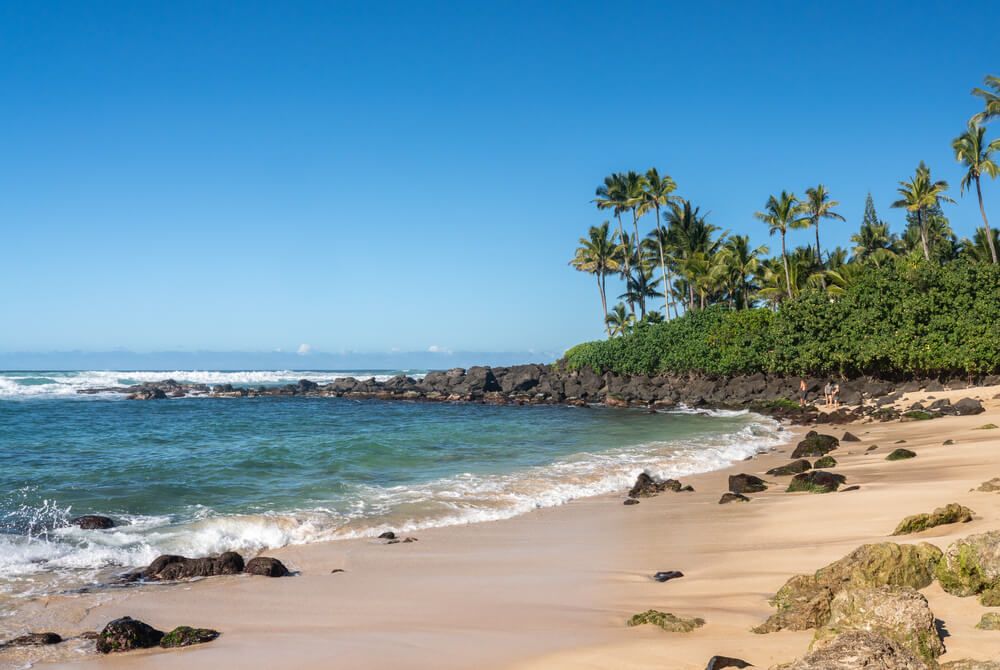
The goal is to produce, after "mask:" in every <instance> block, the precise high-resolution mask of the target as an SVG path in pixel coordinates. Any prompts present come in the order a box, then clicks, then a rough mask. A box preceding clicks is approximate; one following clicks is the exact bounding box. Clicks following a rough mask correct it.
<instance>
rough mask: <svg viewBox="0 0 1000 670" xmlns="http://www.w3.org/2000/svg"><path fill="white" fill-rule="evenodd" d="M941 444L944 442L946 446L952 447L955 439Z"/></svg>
mask: <svg viewBox="0 0 1000 670" xmlns="http://www.w3.org/2000/svg"><path fill="white" fill-rule="evenodd" d="M941 444H943V445H944V446H946V447H950V446H951V445H953V444H955V440H945V441H944V442H942V443H941Z"/></svg>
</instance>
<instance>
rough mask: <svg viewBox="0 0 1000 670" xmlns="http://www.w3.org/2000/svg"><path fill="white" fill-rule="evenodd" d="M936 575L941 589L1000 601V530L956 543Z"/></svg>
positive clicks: (952, 545)
mask: <svg viewBox="0 0 1000 670" xmlns="http://www.w3.org/2000/svg"><path fill="white" fill-rule="evenodd" d="M935 575H936V576H937V578H938V581H939V582H940V583H941V588H943V589H944V590H945V591H947V592H948V593H950V594H952V595H954V596H961V597H966V596H974V595H977V594H983V596H982V600H983V601H984V603H994V602H1000V597H998V596H1000V588H998V587H1000V531H996V530H994V531H990V532H988V533H980V534H978V535H970V536H968V537H965V538H962V539H960V540H956V541H955V542H952V543H951V545H950V546H949V547H948V549H947V550H946V551H945V552H944V557H943V558H942V560H941V561H940V562H939V563H938V565H937V568H936V570H935Z"/></svg>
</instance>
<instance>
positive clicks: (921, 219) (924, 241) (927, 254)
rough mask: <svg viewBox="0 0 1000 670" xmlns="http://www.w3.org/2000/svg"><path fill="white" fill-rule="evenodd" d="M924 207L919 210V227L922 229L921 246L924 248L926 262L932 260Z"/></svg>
mask: <svg viewBox="0 0 1000 670" xmlns="http://www.w3.org/2000/svg"><path fill="white" fill-rule="evenodd" d="M923 211H924V210H923V207H920V208H918V209H917V227H918V228H920V245H921V246H922V247H923V248H924V260H926V261H930V260H931V248H930V246H929V245H928V244H927V229H926V228H924V217H923Z"/></svg>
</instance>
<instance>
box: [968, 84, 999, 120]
mask: <svg viewBox="0 0 1000 670" xmlns="http://www.w3.org/2000/svg"><path fill="white" fill-rule="evenodd" d="M983 83H984V84H985V85H986V88H978V87H977V88H974V89H972V95H974V96H977V97H979V98H982V99H983V111H981V112H979V113H978V114H976V115H975V116H974V117H972V119H973V120H974V121H976V122H978V123H982V122H983V121H990V120H992V119H995V118H997V117H998V116H1000V77H995V76H993V75H986V78H985V79H984V80H983Z"/></svg>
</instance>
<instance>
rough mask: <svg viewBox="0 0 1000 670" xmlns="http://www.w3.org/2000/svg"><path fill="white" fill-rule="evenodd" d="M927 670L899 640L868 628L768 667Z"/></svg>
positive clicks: (777, 669) (784, 669)
mask: <svg viewBox="0 0 1000 670" xmlns="http://www.w3.org/2000/svg"><path fill="white" fill-rule="evenodd" d="M859 668H864V669H865V670H929V668H930V666H929V665H928V664H927V663H925V662H924V661H923V660H921V659H920V658H919V657H917V656H915V655H914V654H913V653H911V652H910V651H909V650H907V649H906V648H905V647H903V646H902V645H900V644H899V643H897V642H895V641H893V640H890V639H889V638H887V637H884V636H882V635H878V634H877V633H872V632H869V631H851V632H849V633H844V634H843V635H838V636H837V637H835V638H833V639H831V640H830V641H829V642H826V643H824V644H823V645H822V646H820V647H818V648H816V649H814V650H813V651H811V652H809V653H808V654H806V655H805V656H803V657H802V658H800V659H798V660H796V661H792V662H791V663H784V664H782V665H775V666H772V667H771V670H859Z"/></svg>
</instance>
